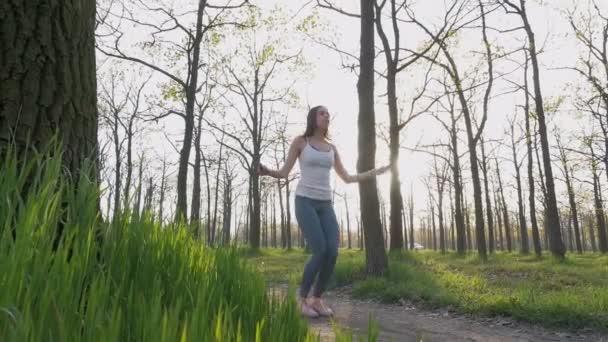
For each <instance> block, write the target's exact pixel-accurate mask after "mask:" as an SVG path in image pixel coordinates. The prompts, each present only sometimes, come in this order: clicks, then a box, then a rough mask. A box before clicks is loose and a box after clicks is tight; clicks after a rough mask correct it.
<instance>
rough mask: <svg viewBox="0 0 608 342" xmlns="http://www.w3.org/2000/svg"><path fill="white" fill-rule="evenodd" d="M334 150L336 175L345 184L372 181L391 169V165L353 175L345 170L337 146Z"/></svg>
mask: <svg viewBox="0 0 608 342" xmlns="http://www.w3.org/2000/svg"><path fill="white" fill-rule="evenodd" d="M333 149H334V156H335V163H334V168H335V169H336V173H337V174H338V176H340V178H342V180H343V181H344V183H347V184H350V183H356V182H361V181H364V180H366V179H370V178H372V177H375V176H377V175H380V174H383V173H385V172H386V171H388V170H389V169H390V167H391V166H390V165H387V166H384V167H381V168H378V169H372V170H369V171H365V172H362V173H359V174H356V175H351V174H349V173H348V172H347V171H346V169H345V168H344V164H342V159H340V154H339V153H338V149H336V147H335V146H333Z"/></svg>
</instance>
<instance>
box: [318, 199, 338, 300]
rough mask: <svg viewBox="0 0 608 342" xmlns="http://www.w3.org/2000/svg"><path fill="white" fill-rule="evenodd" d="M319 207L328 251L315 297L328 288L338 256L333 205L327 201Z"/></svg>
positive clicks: (336, 229)
mask: <svg viewBox="0 0 608 342" xmlns="http://www.w3.org/2000/svg"><path fill="white" fill-rule="evenodd" d="M319 209H320V210H319V220H320V221H321V229H322V231H323V236H324V238H325V245H326V252H325V255H324V258H323V260H322V263H321V269H320V270H319V279H317V283H316V285H315V289H314V292H313V296H314V297H321V295H322V294H323V292H325V290H326V289H327V284H328V283H329V279H330V277H331V275H332V274H333V272H334V268H335V266H336V260H337V258H338V220H337V219H336V213H335V212H334V208H333V205H332V203H331V202H330V201H327V202H325V203H323V205H322V206H321V207H320V208H319Z"/></svg>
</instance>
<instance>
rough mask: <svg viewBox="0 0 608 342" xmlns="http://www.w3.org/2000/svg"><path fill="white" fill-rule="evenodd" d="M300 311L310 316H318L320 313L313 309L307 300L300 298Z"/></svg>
mask: <svg viewBox="0 0 608 342" xmlns="http://www.w3.org/2000/svg"><path fill="white" fill-rule="evenodd" d="M299 305H300V312H301V313H302V315H304V316H306V317H308V318H317V317H319V313H318V312H317V311H316V310H315V309H313V308H312V307H311V306H310V305H309V304H308V302H307V301H306V300H299Z"/></svg>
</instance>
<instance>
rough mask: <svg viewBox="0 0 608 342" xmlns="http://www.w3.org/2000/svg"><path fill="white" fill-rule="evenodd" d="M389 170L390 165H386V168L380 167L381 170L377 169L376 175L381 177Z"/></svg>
mask: <svg viewBox="0 0 608 342" xmlns="http://www.w3.org/2000/svg"><path fill="white" fill-rule="evenodd" d="M390 169H391V165H390V164H389V165H386V166H383V167H381V168H379V169H378V173H377V174H379V175H381V174H383V173H385V172H386V171H388V170H390Z"/></svg>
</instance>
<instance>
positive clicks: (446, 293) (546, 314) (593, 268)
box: [258, 250, 608, 331]
mask: <svg viewBox="0 0 608 342" xmlns="http://www.w3.org/2000/svg"><path fill="white" fill-rule="evenodd" d="M261 253H262V256H259V257H258V258H259V261H263V262H264V265H272V266H271V267H268V271H269V273H271V274H274V275H275V277H281V276H283V277H284V276H285V275H286V274H289V277H291V279H292V281H294V280H295V281H299V272H301V270H302V268H303V266H304V263H305V260H306V255H305V254H304V253H303V252H302V251H299V250H296V251H293V252H283V251H274V250H269V251H266V250H265V251H262V252H261ZM340 253H341V254H340V256H339V257H338V264H337V265H336V272H335V277H334V281H333V284H334V285H342V284H345V283H353V285H354V286H353V293H354V295H355V296H357V297H367V298H370V297H371V298H376V299H379V300H381V301H384V302H388V303H392V302H397V301H399V300H400V299H402V298H403V299H407V300H412V301H414V302H417V303H418V304H421V305H426V306H428V307H432V308H437V307H452V308H454V309H455V310H457V311H459V312H466V313H475V314H483V315H505V316H510V317H513V318H516V319H518V320H522V321H527V322H532V323H538V324H541V325H545V326H548V327H565V328H571V329H578V328H583V327H591V328H594V329H599V330H602V331H606V330H608V256H601V255H598V254H585V255H574V254H570V255H568V257H567V259H566V260H565V261H558V260H556V259H554V258H553V257H551V256H550V255H549V254H546V255H544V256H543V258H542V259H537V258H536V257H534V256H522V255H519V254H507V253H497V254H495V255H492V256H490V257H489V259H488V261H487V262H482V261H480V260H479V259H478V258H477V256H476V254H469V255H467V256H464V257H463V256H458V255H456V254H454V253H448V254H445V255H442V254H440V253H436V252H431V251H424V252H416V253H412V252H405V253H401V254H392V255H391V256H390V266H389V272H388V273H387V275H386V276H385V277H382V278H367V279H363V277H362V272H363V270H364V265H365V260H364V257H365V255H364V253H362V252H359V251H347V250H341V251H340ZM258 264H259V263H258ZM271 269H272V270H274V271H281V270H282V272H280V273H275V272H274V271H273V272H270V270H271ZM262 272H263V273H264V269H263V268H262ZM296 272H297V273H296ZM277 274H281V275H277Z"/></svg>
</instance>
